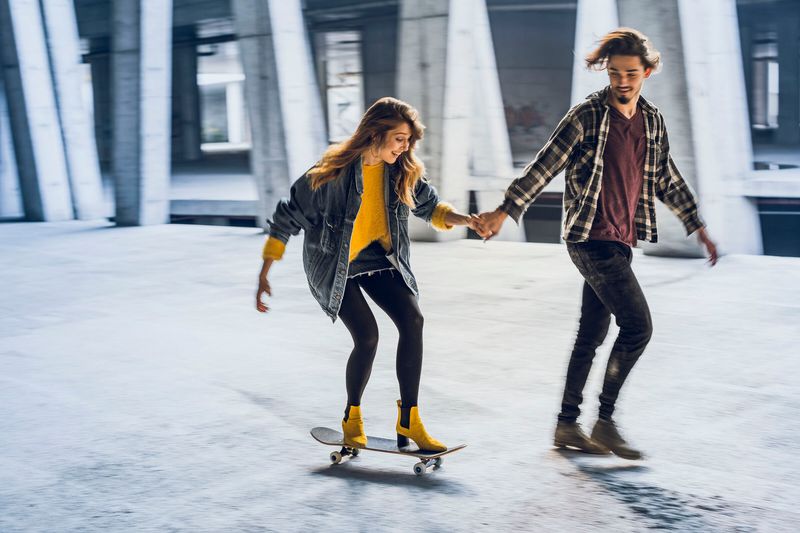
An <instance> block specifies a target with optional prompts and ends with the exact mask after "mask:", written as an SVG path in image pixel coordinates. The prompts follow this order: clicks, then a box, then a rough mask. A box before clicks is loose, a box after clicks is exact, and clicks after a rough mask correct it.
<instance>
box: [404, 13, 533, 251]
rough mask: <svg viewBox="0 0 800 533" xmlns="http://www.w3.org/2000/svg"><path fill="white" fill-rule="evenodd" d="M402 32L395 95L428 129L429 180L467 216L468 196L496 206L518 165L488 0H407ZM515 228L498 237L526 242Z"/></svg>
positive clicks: (419, 233)
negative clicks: (472, 192) (474, 193)
mask: <svg viewBox="0 0 800 533" xmlns="http://www.w3.org/2000/svg"><path fill="white" fill-rule="evenodd" d="M399 34H400V44H399V61H398V74H397V83H398V95H399V97H400V98H402V99H403V100H405V101H407V102H408V103H410V104H411V105H413V106H414V107H416V108H417V109H418V110H419V112H420V114H421V117H422V121H423V122H424V123H425V124H426V125H427V130H426V132H425V139H424V141H423V142H422V143H421V145H420V146H419V156H420V157H421V158H422V159H423V160H424V161H425V165H426V168H427V173H428V178H429V179H430V180H431V182H432V183H433V184H434V185H435V186H436V188H437V190H438V191H439V195H440V196H441V198H442V200H445V201H447V202H450V203H452V204H453V205H455V206H456V207H457V208H459V209H460V210H462V211H466V210H467V207H468V205H469V191H470V190H476V191H479V192H480V194H477V198H478V201H479V202H480V204H481V205H479V207H480V208H484V209H488V208H490V207H495V206H496V205H497V204H499V203H500V200H501V199H502V194H501V190H502V189H503V188H504V187H505V186H506V185H507V184H508V181H509V179H510V177H511V175H512V172H513V171H512V168H513V166H512V158H511V148H510V145H509V142H508V128H507V126H506V123H505V112H504V110H503V102H502V96H501V93H500V82H499V79H498V75H497V65H496V63H495V56H494V46H493V42H492V36H491V29H490V26H489V18H488V13H487V10H486V3H485V0H459V1H455V0H433V1H431V0H402V2H401V3H400V30H399ZM511 224H512V226H513V222H512V223H511ZM512 226H509V227H508V228H507V231H504V232H503V234H502V235H501V237H503V238H511V239H513V240H521V237H522V232H521V230H520V228H517V227H512ZM410 229H411V237H412V238H414V239H416V240H445V239H454V238H462V237H463V236H464V235H465V231H464V230H463V229H458V230H454V231H451V232H447V233H439V232H436V231H434V230H433V229H432V228H430V227H428V226H426V225H424V224H422V223H421V222H420V221H417V220H413V221H412V223H411V226H410Z"/></svg>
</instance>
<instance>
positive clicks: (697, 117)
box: [0, 0, 800, 256]
mask: <svg viewBox="0 0 800 533" xmlns="http://www.w3.org/2000/svg"><path fill="white" fill-rule="evenodd" d="M0 5H2V10H0V29H1V30H2V31H1V33H0V35H2V53H3V56H2V61H3V76H2V79H1V80H0V81H1V82H2V85H0V217H1V218H2V220H4V221H19V220H27V221H60V220H69V219H73V218H77V219H97V218H108V219H109V220H111V221H113V222H115V223H116V224H117V225H145V224H163V223H170V222H171V223H190V224H214V225H234V226H263V225H264V221H265V219H266V218H267V217H268V216H269V215H270V214H271V212H272V209H273V208H274V204H275V202H276V201H277V200H278V199H279V198H280V197H282V196H285V195H286V193H287V191H288V187H289V185H290V184H291V182H292V181H293V180H294V179H296V178H297V177H299V176H300V175H301V174H302V173H303V172H304V171H305V170H306V169H307V168H308V167H310V166H311V165H312V164H313V163H314V162H315V161H316V159H317V158H318V157H319V155H320V154H321V152H322V151H323V150H324V148H325V146H326V145H327V144H328V143H331V142H337V141H340V140H342V139H344V138H346V137H347V136H348V135H349V134H350V133H351V132H352V131H353V130H354V127H355V125H356V124H357V122H358V120H359V118H360V116H361V114H362V113H363V112H364V110H365V108H366V107H368V106H369V105H370V103H371V102H373V101H374V100H375V99H377V98H380V97H382V96H387V95H391V96H396V97H399V98H401V99H404V100H406V101H408V102H409V103H411V104H412V105H414V106H416V107H417V108H418V109H419V110H420V112H421V114H422V119H423V121H424V122H425V123H426V125H427V127H428V129H427V134H426V138H425V140H424V142H423V143H422V145H421V148H420V153H421V155H422V157H423V158H424V161H425V162H426V164H427V167H428V171H429V176H430V178H431V180H432V181H433V183H434V184H435V185H436V186H437V187H438V188H439V191H440V193H441V194H442V196H443V197H444V198H445V199H447V200H449V201H451V202H453V203H455V204H456V205H457V206H458V207H460V208H462V209H470V210H472V211H477V210H486V209H492V208H494V207H495V206H496V205H497V204H498V203H499V201H500V199H501V197H502V192H503V190H504V189H505V187H506V186H507V184H508V183H509V181H510V180H511V179H512V178H513V177H514V176H515V175H516V174H518V173H519V172H520V170H521V168H522V167H524V165H525V164H526V163H527V162H529V161H530V159H531V158H532V157H533V156H534V155H535V154H536V152H537V151H538V150H539V149H540V148H541V146H542V144H543V143H544V142H545V141H546V140H547V138H548V136H549V135H550V133H551V132H552V130H553V128H554V127H555V126H556V124H557V123H558V121H559V120H560V119H561V117H562V116H563V115H564V114H565V113H566V111H567V110H568V109H569V108H570V107H571V105H573V104H575V103H577V102H580V101H581V100H582V99H583V98H584V97H585V96H587V95H588V94H590V93H591V92H593V91H594V90H597V89H600V88H602V87H603V86H604V85H605V84H606V81H607V77H606V74H605V73H589V72H587V71H586V70H585V69H584V68H583V65H582V58H583V56H584V55H585V54H586V52H588V51H589V50H590V49H591V48H592V45H593V44H594V42H595V41H596V40H597V38H599V37H600V36H601V35H603V34H604V33H605V32H607V31H608V30H610V29H613V28H614V27H617V26H619V25H624V26H632V27H635V28H637V29H639V30H641V31H643V32H644V33H646V34H647V35H649V36H650V38H651V40H652V41H653V43H654V44H655V46H656V47H657V48H658V49H659V50H660V51H661V52H662V54H663V60H664V66H663V68H662V70H661V72H660V73H659V74H658V75H656V76H654V77H652V78H651V79H650V80H648V82H647V84H646V86H645V90H644V95H645V97H647V98H649V99H650V100H651V101H652V102H654V103H655V104H656V105H657V106H658V107H659V108H660V109H661V111H662V112H663V114H664V115H665V117H666V120H667V125H668V128H669V131H670V141H671V145H672V151H673V155H674V157H675V159H676V161H677V163H678V165H679V168H681V170H682V172H683V174H684V176H685V177H686V179H687V180H688V181H689V182H690V183H691V184H692V186H693V187H694V189H695V191H696V192H697V193H698V195H699V196H700V199H701V207H702V213H703V216H704V218H705V219H706V221H707V222H708V224H709V228H710V230H711V232H712V234H713V235H715V236H716V238H717V239H718V240H719V241H720V242H721V244H722V248H723V251H725V252H728V253H748V254H768V255H788V256H800V82H799V80H800V53H798V50H800V0H707V1H703V2H692V1H688V0H685V1H684V0H672V1H663V0H579V1H575V0H458V1H448V0H437V1H430V0H429V1H422V0H383V1H375V0H362V1H354V0H282V1H267V0H261V1H259V0H213V1H212V0H172V1H170V0H139V1H129V2H123V1H120V2H113V1H108V0H75V1H74V2H73V1H69V0H44V1H41V2H36V1H24V0H2V1H1V2H0ZM562 191H563V181H562V179H561V178H559V179H556V180H555V181H554V182H553V183H552V184H551V185H550V186H548V188H547V189H546V190H545V192H544V194H543V195H542V197H541V198H540V199H539V200H538V201H537V202H536V203H535V204H534V205H533V206H532V208H531V209H530V210H529V211H528V212H527V213H526V215H525V220H524V222H525V223H524V225H523V227H521V228H519V229H517V228H516V227H509V228H506V230H505V233H504V234H503V238H506V239H510V240H527V241H530V242H558V241H559V226H560V217H561V197H562ZM662 213H663V214H662V216H660V220H659V225H660V237H661V241H662V242H661V243H659V245H658V246H654V247H647V248H646V249H645V253H657V254H669V255H673V254H674V255H687V254H688V255H693V254H696V253H697V249H696V248H694V244H693V243H690V242H687V241H686V240H685V238H684V235H683V232H682V229H681V228H680V226H679V224H678V223H677V221H676V220H675V219H674V217H672V216H670V215H668V214H667V212H666V211H662ZM413 234H414V236H415V237H416V238H417V239H420V240H436V239H445V238H447V239H449V238H453V237H456V238H463V237H465V236H467V235H466V234H457V233H456V234H455V235H438V234H434V233H433V232H432V231H431V230H430V229H428V228H425V227H423V226H419V227H416V228H413ZM470 237H475V235H470Z"/></svg>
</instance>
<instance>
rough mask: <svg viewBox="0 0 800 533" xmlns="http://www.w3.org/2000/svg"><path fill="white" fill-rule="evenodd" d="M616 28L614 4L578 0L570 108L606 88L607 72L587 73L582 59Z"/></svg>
mask: <svg viewBox="0 0 800 533" xmlns="http://www.w3.org/2000/svg"><path fill="white" fill-rule="evenodd" d="M618 27H619V17H618V16H617V0H578V9H577V14H576V18H575V49H574V53H575V59H574V60H573V62H572V93H571V94H572V96H571V97H570V105H573V106H574V105H577V104H579V103H581V102H583V101H584V100H585V99H586V97H587V96H589V95H590V94H591V93H593V92H595V91H597V90H599V89H602V88H603V87H605V86H606V85H608V75H607V74H606V72H605V71H600V72H597V71H593V70H589V69H587V68H586V61H585V58H586V56H587V55H588V54H589V52H591V51H592V50H593V49H594V48H595V46H597V41H598V40H600V38H601V37H603V36H604V35H605V34H607V33H608V32H610V31H612V30H614V29H616V28H618Z"/></svg>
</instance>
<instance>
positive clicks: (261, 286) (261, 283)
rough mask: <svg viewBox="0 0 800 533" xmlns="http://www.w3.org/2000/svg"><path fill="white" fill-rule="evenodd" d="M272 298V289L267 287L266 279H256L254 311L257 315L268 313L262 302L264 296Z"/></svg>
mask: <svg viewBox="0 0 800 533" xmlns="http://www.w3.org/2000/svg"><path fill="white" fill-rule="evenodd" d="M265 295H266V296H272V289H271V288H270V286H269V281H268V280H267V278H266V277H263V278H262V277H260V276H259V278H258V290H257V291H256V310H257V311H258V312H259V313H266V312H267V311H269V306H268V305H267V304H266V303H265V302H264V296H265Z"/></svg>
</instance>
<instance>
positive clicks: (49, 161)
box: [0, 0, 73, 221]
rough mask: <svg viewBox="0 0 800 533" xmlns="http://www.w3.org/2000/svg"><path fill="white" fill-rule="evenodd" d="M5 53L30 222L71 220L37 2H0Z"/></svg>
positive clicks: (0, 40) (8, 95) (0, 39)
mask: <svg viewBox="0 0 800 533" xmlns="http://www.w3.org/2000/svg"><path fill="white" fill-rule="evenodd" d="M0 47H2V51H0V53H2V59H3V75H4V81H5V88H6V98H7V101H8V109H9V112H10V119H11V131H12V135H13V138H14V149H15V156H16V161H17V165H18V171H19V178H20V189H21V192H22V200H23V206H24V210H25V217H26V219H28V220H32V221H59V220H69V219H72V218H73V209H72V201H71V197H70V187H69V174H68V172H67V162H66V159H65V157H64V144H63V140H62V137H61V127H60V124H59V119H58V110H57V108H56V96H55V89H54V85H53V79H52V77H51V74H50V72H51V71H50V64H49V59H48V55H47V44H46V39H45V33H44V24H43V21H42V15H41V11H40V6H39V2H38V0H15V1H9V0H0Z"/></svg>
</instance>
